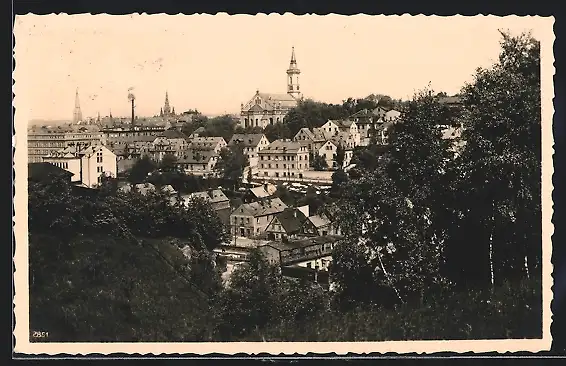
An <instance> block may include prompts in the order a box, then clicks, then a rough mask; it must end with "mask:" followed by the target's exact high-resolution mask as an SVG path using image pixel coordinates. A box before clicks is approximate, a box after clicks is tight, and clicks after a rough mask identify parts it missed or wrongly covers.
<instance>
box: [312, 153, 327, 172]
mask: <svg viewBox="0 0 566 366" xmlns="http://www.w3.org/2000/svg"><path fill="white" fill-rule="evenodd" d="M310 162H311V167H312V168H313V169H314V170H317V171H323V170H326V169H328V163H327V162H326V159H325V158H324V157H323V156H322V155H319V154H311V157H310Z"/></svg>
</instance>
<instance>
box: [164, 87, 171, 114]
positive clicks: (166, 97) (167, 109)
mask: <svg viewBox="0 0 566 366" xmlns="http://www.w3.org/2000/svg"><path fill="white" fill-rule="evenodd" d="M170 114H171V107H170V106H169V93H168V92H165V105H164V106H163V115H165V116H169V115H170Z"/></svg>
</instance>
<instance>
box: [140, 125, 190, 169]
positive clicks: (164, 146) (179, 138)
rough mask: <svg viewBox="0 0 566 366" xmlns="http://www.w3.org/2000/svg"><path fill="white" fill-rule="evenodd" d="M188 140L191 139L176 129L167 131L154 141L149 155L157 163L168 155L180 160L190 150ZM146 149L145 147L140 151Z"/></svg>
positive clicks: (148, 151) (148, 150)
mask: <svg viewBox="0 0 566 366" xmlns="http://www.w3.org/2000/svg"><path fill="white" fill-rule="evenodd" d="M188 140H189V138H188V137H187V136H186V135H185V134H184V133H182V132H180V131H178V130H176V129H169V130H165V131H164V132H163V135H162V136H159V137H156V138H155V140H153V141H152V143H151V145H150V146H149V149H147V153H148V154H149V155H150V156H151V157H152V158H153V159H154V160H156V161H161V160H162V159H163V156H165V155H166V154H173V155H175V156H176V157H177V158H179V157H180V156H183V155H184V154H185V153H186V151H187V150H188V148H189V143H188ZM140 147H141V146H140ZM144 148H145V146H143V147H142V148H141V149H140V150H142V149H144ZM140 152H141V151H140Z"/></svg>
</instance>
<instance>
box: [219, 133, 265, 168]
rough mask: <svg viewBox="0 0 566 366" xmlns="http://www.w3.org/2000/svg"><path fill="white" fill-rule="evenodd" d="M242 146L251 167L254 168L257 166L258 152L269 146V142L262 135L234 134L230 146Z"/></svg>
mask: <svg viewBox="0 0 566 366" xmlns="http://www.w3.org/2000/svg"><path fill="white" fill-rule="evenodd" d="M236 144H240V145H241V146H242V148H243V150H244V154H245V155H247V157H248V162H249V165H250V166H252V167H255V166H257V163H258V159H259V157H258V151H259V150H261V149H264V148H266V147H267V146H269V140H268V139H267V137H265V135H264V134H262V133H253V134H238V133H237V134H234V135H233V136H232V138H231V139H230V141H229V142H228V146H235V145H236Z"/></svg>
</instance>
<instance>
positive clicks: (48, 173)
mask: <svg viewBox="0 0 566 366" xmlns="http://www.w3.org/2000/svg"><path fill="white" fill-rule="evenodd" d="M501 35H502V40H501V43H502V48H501V55H500V61H499V62H498V63H495V64H494V65H493V66H491V68H489V69H486V70H487V71H486V70H484V71H477V72H476V73H475V74H474V78H475V79H473V81H472V82H469V83H463V85H462V87H461V90H460V92H458V93H452V94H448V93H446V92H444V91H442V90H433V88H432V87H431V86H430V85H429V86H424V85H423V86H422V88H421V89H419V90H418V91H416V92H415V93H414V95H413V97H412V98H408V99H396V98H393V97H391V96H389V95H387V94H379V93H374V94H370V95H345V96H344V99H343V100H342V102H341V103H330V102H328V101H320V100H318V99H317V98H316V96H315V95H310V93H309V85H301V84H300V83H299V76H300V75H302V74H301V69H300V65H301V62H300V61H301V58H300V56H301V50H300V49H298V48H297V49H295V47H292V48H291V49H289V50H288V52H289V53H288V54H289V56H288V57H289V58H286V59H285V60H281V61H280V63H279V65H280V74H281V80H283V81H286V82H284V83H282V85H281V90H279V91H277V90H275V93H271V92H266V91H263V90H257V89H256V90H250V93H249V97H248V99H246V100H243V101H241V102H239V113H237V114H230V113H225V114H215V115H212V114H211V115H207V114H205V113H202V112H200V111H199V110H198V108H200V107H199V106H198V105H192V106H191V107H190V109H189V107H186V101H185V104H183V105H184V106H183V107H182V108H179V107H178V104H177V105H176V102H177V100H180V99H182V98H183V96H179V95H175V94H173V93H171V92H170V91H171V90H170V89H168V88H167V86H162V87H163V91H162V93H163V94H162V95H163V104H162V105H155V106H153V105H152V106H148V105H144V103H146V102H145V101H143V100H141V98H138V97H137V96H136V93H138V91H137V90H135V89H133V88H130V89H128V90H124V98H123V101H122V102H123V103H124V105H127V107H128V109H127V110H128V111H129V112H128V113H127V114H128V115H127V116H113V114H112V111H111V110H108V114H107V115H106V113H103V115H101V114H100V113H97V114H96V115H95V116H88V117H87V116H83V113H82V110H81V107H83V108H84V106H85V105H84V104H82V103H84V102H83V101H82V99H81V96H82V94H81V92H82V89H80V88H81V86H80V85H79V86H78V87H77V89H76V90H74V87H73V90H72V91H71V92H70V93H71V95H72V93H73V92H74V94H75V102H74V109H73V108H72V101H71V103H69V104H70V106H69V108H68V109H69V111H72V120H70V121H64V122H60V123H50V122H45V121H43V122H39V123H34V124H33V125H30V126H29V128H28V132H27V158H28V159H27V163H28V164H27V165H28V197H29V198H28V216H29V219H28V221H29V243H30V244H29V253H30V293H31V294H32V295H31V296H30V298H31V300H30V303H31V308H32V312H31V313H32V315H31V316H30V319H31V320H30V322H32V323H34V324H37V326H35V328H34V329H40V328H41V327H43V328H47V327H51V329H52V330H51V332H52V333H51V335H52V336H51V338H52V339H57V340H64V341H70V340H75V341H77V340H81V341H84V340H89V341H148V340H149V341H200V342H203V341H250V340H251V341H258V340H262V341H337V340H343V341H352V340H357V341H360V340H392V339H394V340H407V339H456V338H457V339H479V338H482V339H486V338H502V337H503V338H505V337H511V336H513V337H518V338H523V337H531V336H533V337H534V336H537V334H539V333H537V332H539V331H540V329H541V328H540V327H541V325H540V323H541V320H540V317H541V314H542V310H541V308H540V306H541V305H540V301H539V297H540V296H541V295H540V288H539V287H538V286H540V283H541V282H540V276H541V274H540V273H541V271H542V264H541V263H542V262H541V260H542V259H541V258H542V257H541V230H542V229H541V222H540V221H541V218H540V212H541V203H540V202H541V190H540V180H539V178H540V169H541V165H540V161H541V160H540V158H541V157H540V154H539V153H538V152H537V151H540V149H537V148H535V147H537V146H538V147H540V143H541V142H540V128H541V116H540V75H539V73H538V67H540V56H539V54H538V53H537V52H539V51H538V50H539V47H540V45H539V43H538V42H537V41H536V40H535V39H534V38H532V37H530V36H528V35H525V34H522V35H520V36H512V35H510V34H506V33H502V34H501ZM517 48H518V50H517ZM511 51H513V52H511ZM517 55H520V56H517ZM510 58H513V60H514V61H513V62H506V61H505V60H507V59H510ZM516 64H520V65H521V66H520V67H515V66H513V65H516ZM278 68H279V67H278ZM525 70H526V71H525ZM257 77H258V78H260V77H261V76H259V75H258V76H257ZM301 80H304V79H303V78H301ZM254 89H255V88H254ZM382 92H383V93H387V91H385V90H384V91H382ZM138 95H140V94H138ZM87 103H88V99H87ZM160 104H161V103H160ZM495 105H497V108H493V106H495ZM518 105H521V106H522V107H521V108H522V109H521V111H519V112H517V110H516V106H518ZM140 106H143V107H144V108H145V110H148V109H152V110H154V111H155V113H153V115H149V116H143V115H139V114H138V110H139V109H140ZM176 106H177V110H176V109H175V107H176ZM219 108H221V109H224V110H230V109H232V110H238V105H236V106H220V107H219ZM184 109H186V110H184ZM183 110H184V111H183ZM69 115H71V113H69ZM510 177H511V178H510ZM77 289H81V291H86V292H85V293H82V292H81V294H80V295H77ZM496 298H497V299H499V300H497V301H495V300H494V299H496ZM88 299H90V300H88ZM537 301H538V302H537ZM55 303H57V304H64V305H62V306H61V307H56V306H55V305H53V304H55ZM47 304H52V305H47ZM537 304H538V305H537ZM466 306H468V307H469V308H466V309H467V310H465V311H463V310H462V309H463V308H462V307H466ZM94 307H96V308H97V309H103V310H100V311H101V314H102V312H103V313H104V314H109V313H112V314H119V315H116V319H120V320H119V321H115V320H114V315H113V316H112V317H108V316H104V315H97V314H99V313H98V312H97V311H95V310H93V309H94ZM60 308H61V309H63V310H61V309H60ZM511 308H512V309H513V310H512V311H511V310H509V309H511ZM46 309H47V310H46ZM88 309H91V310H88ZM517 309H518V310H517ZM464 313H465V314H468V313H469V314H473V316H472V315H470V316H463V315H461V314H464ZM511 313H513V314H515V313H516V314H519V315H517V316H518V317H520V321H517V320H516V319H515V320H513V321H511V320H510V319H508V318H507V317H509V316H510V315H509V314H511ZM446 314H460V315H454V317H455V318H454V319H452V318H451V317H447V316H446ZM470 319H471V320H470ZM515 322H517V323H516V324H515ZM61 324H63V325H61ZM83 324H84V325H83ZM417 324H421V325H417ZM470 324H471V325H470ZM501 324H509V325H505V326H503V325H501ZM525 324H526V325H525ZM37 327H40V328H37ZM43 328H41V329H43ZM109 329H112V330H109ZM431 329H433V330H434V331H432V330H431ZM110 332H112V334H110ZM430 332H432V333H430Z"/></svg>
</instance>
